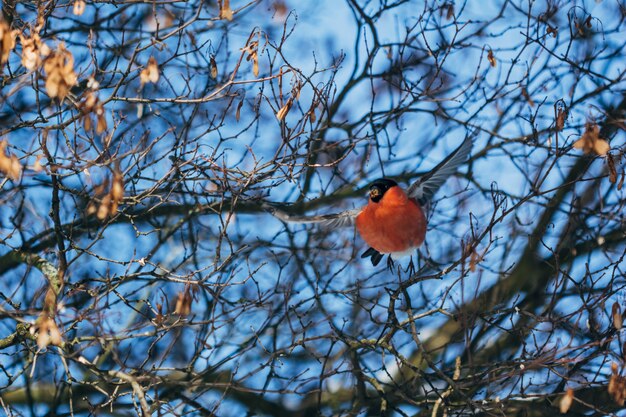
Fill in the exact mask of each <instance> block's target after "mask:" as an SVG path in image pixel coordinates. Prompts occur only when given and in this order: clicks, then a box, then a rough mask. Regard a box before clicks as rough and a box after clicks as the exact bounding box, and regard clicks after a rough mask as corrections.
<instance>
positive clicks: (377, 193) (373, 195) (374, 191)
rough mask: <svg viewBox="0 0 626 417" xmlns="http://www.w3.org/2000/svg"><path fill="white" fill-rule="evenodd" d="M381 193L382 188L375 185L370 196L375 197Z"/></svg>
mask: <svg viewBox="0 0 626 417" xmlns="http://www.w3.org/2000/svg"><path fill="white" fill-rule="evenodd" d="M379 195H380V189H379V188H378V187H374V188H372V189H371V190H370V198H372V199H374V198H376V197H378V196H379Z"/></svg>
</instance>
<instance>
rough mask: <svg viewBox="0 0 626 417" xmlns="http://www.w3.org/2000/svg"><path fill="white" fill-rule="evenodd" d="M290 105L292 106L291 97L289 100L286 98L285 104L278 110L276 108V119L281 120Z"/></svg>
mask: <svg viewBox="0 0 626 417" xmlns="http://www.w3.org/2000/svg"><path fill="white" fill-rule="evenodd" d="M291 106H293V98H289V100H287V102H286V103H285V105H284V106H283V107H281V108H280V110H278V112H277V113H276V118H277V119H278V120H283V119H284V118H285V116H286V115H287V113H289V110H290V109H291Z"/></svg>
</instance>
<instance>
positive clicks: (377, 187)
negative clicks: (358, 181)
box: [370, 178, 398, 203]
mask: <svg viewBox="0 0 626 417" xmlns="http://www.w3.org/2000/svg"><path fill="white" fill-rule="evenodd" d="M396 185H398V183H397V182H395V181H394V180H390V179H388V178H381V179H378V180H376V181H374V182H373V183H371V184H370V200H372V201H373V202H374V203H378V202H379V201H380V199H381V198H383V195H385V193H386V192H387V190H388V189H390V188H391V187H395V186H396Z"/></svg>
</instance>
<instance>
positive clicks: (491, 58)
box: [487, 48, 497, 68]
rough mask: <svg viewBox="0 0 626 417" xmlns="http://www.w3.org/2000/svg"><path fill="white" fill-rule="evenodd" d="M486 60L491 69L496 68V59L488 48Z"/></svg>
mask: <svg viewBox="0 0 626 417" xmlns="http://www.w3.org/2000/svg"><path fill="white" fill-rule="evenodd" d="M487 60H488V61H489V64H490V65H491V66H492V67H493V68H495V67H496V64H497V62H496V57H495V56H494V55H493V50H492V49H491V48H489V52H488V53H487Z"/></svg>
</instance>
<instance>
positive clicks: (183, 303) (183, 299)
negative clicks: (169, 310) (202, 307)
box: [174, 287, 193, 316]
mask: <svg viewBox="0 0 626 417" xmlns="http://www.w3.org/2000/svg"><path fill="white" fill-rule="evenodd" d="M192 301H193V299H192V297H191V292H190V291H189V287H187V288H185V291H181V292H179V293H178V298H177V299H176V308H175V310H174V314H178V315H180V316H188V315H189V314H191V303H192Z"/></svg>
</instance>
